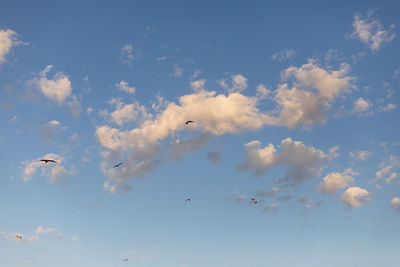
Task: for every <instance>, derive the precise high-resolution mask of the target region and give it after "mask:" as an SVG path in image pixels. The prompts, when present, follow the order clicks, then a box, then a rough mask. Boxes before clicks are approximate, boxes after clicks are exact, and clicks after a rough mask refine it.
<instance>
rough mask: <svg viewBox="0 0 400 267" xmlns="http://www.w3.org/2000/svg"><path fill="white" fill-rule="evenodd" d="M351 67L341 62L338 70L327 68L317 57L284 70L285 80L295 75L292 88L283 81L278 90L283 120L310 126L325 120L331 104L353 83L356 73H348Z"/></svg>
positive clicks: (294, 125) (286, 124) (278, 101)
mask: <svg viewBox="0 0 400 267" xmlns="http://www.w3.org/2000/svg"><path fill="white" fill-rule="evenodd" d="M349 70H350V67H349V65H348V64H346V63H342V64H341V66H340V68H339V70H336V71H333V70H325V69H323V68H321V67H319V66H318V65H317V64H316V63H315V62H314V61H312V60H310V61H309V63H307V64H304V65H303V66H301V67H300V68H297V67H294V66H291V67H289V68H287V69H286V70H285V71H283V72H282V80H283V81H287V80H288V79H289V78H294V79H295V80H294V82H293V86H292V88H289V85H288V83H283V84H281V85H280V86H279V87H278V89H277V90H276V91H275V96H274V100H275V102H276V103H277V104H278V107H277V109H276V112H277V113H279V121H280V124H282V125H284V126H287V127H288V128H295V127H296V126H298V125H299V124H302V125H304V126H305V127H310V126H311V125H313V124H315V123H324V122H325V121H326V116H327V113H328V111H329V109H330V107H331V104H332V103H333V102H334V101H335V99H336V98H338V97H340V96H342V95H343V94H344V93H346V92H347V91H348V90H349V88H350V87H351V86H352V85H351V81H352V80H353V77H351V76H347V74H348V72H349Z"/></svg>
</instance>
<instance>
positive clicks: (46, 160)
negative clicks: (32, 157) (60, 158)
mask: <svg viewBox="0 0 400 267" xmlns="http://www.w3.org/2000/svg"><path fill="white" fill-rule="evenodd" d="M39 161H41V162H44V163H46V164H47V163H49V162H53V163H57V161H55V160H53V159H41V160H39Z"/></svg>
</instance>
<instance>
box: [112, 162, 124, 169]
mask: <svg viewBox="0 0 400 267" xmlns="http://www.w3.org/2000/svg"><path fill="white" fill-rule="evenodd" d="M121 165H122V162H120V163H118V164H115V165H114V166H113V168H118V167H119V166H121Z"/></svg>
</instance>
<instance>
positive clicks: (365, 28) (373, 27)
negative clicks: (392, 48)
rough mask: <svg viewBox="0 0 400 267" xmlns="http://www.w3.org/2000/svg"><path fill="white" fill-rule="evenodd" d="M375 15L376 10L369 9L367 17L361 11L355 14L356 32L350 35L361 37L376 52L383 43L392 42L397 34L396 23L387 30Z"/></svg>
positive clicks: (355, 37) (354, 26)
mask: <svg viewBox="0 0 400 267" xmlns="http://www.w3.org/2000/svg"><path fill="white" fill-rule="evenodd" d="M373 15H374V10H371V11H369V12H368V13H367V17H364V16H363V15H361V14H360V13H356V14H354V22H353V28H354V32H353V33H352V34H351V35H350V37H351V38H354V39H359V40H360V41H361V42H363V43H364V44H365V45H366V46H367V47H368V48H369V49H370V50H371V51H372V52H376V51H378V50H379V49H380V48H381V46H382V44H384V43H390V42H391V41H392V40H393V39H394V37H395V36H396V34H395V33H394V32H393V29H394V25H391V26H390V28H389V29H388V30H385V29H384V27H383V25H382V24H381V22H380V21H379V19H377V18H374V16H373Z"/></svg>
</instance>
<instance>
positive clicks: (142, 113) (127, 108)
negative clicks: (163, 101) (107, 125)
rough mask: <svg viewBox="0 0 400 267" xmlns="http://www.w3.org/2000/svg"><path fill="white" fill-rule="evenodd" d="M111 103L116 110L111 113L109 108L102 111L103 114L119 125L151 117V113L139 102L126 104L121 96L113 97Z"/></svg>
mask: <svg viewBox="0 0 400 267" xmlns="http://www.w3.org/2000/svg"><path fill="white" fill-rule="evenodd" d="M109 104H111V105H114V106H115V110H114V111H113V112H111V113H109V112H108V111H107V110H105V111H103V112H102V115H103V116H105V117H106V118H109V119H110V120H111V121H113V122H114V123H116V124H117V125H119V126H122V125H123V124H125V123H129V122H134V121H137V120H145V119H148V118H149V114H148V112H147V109H146V107H145V106H143V105H140V104H139V103H138V102H135V103H132V104H124V103H122V102H121V99H119V98H112V99H111V100H110V101H109Z"/></svg>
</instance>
